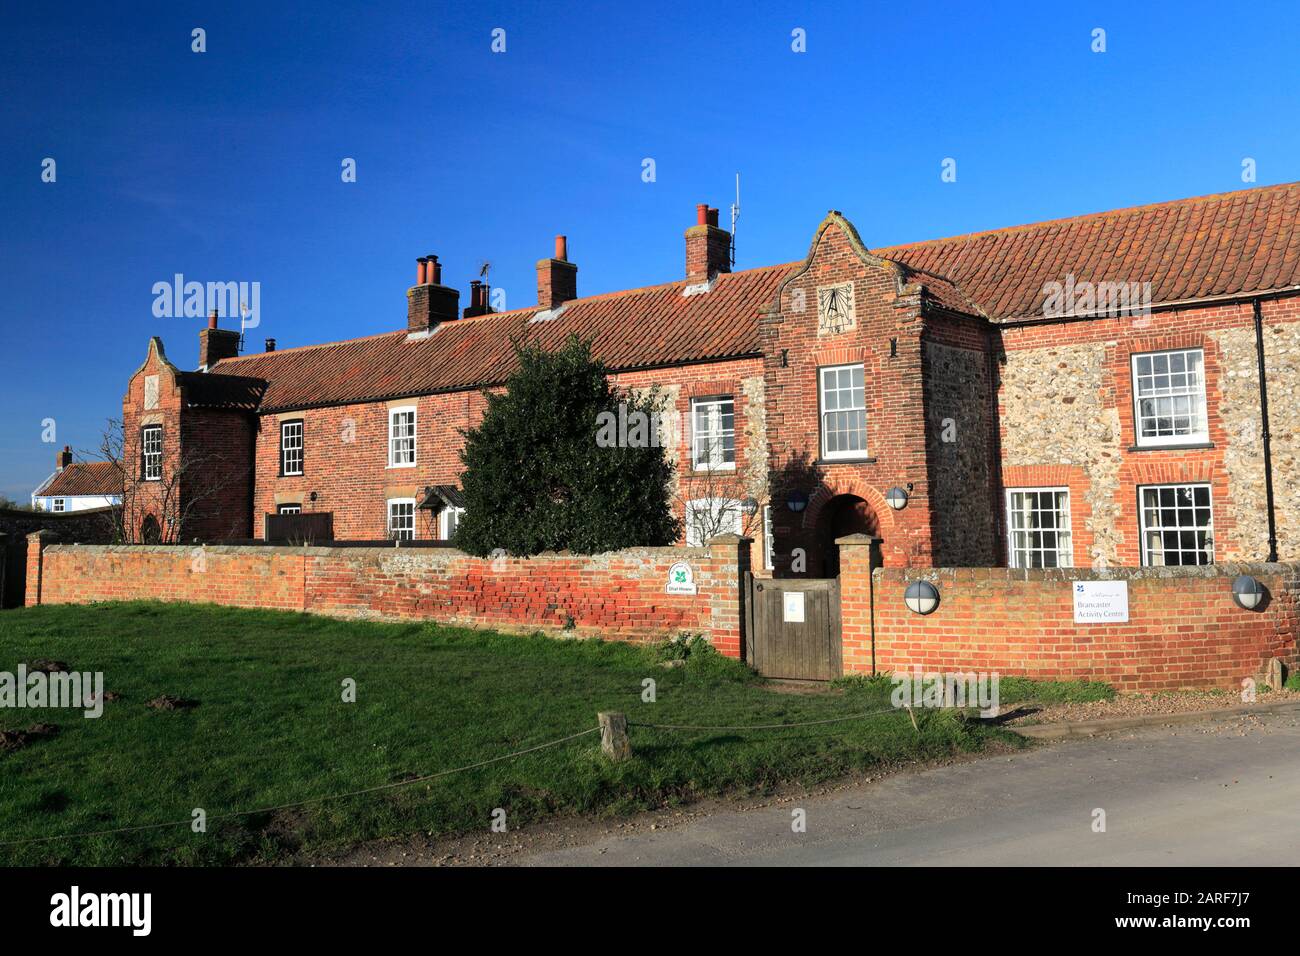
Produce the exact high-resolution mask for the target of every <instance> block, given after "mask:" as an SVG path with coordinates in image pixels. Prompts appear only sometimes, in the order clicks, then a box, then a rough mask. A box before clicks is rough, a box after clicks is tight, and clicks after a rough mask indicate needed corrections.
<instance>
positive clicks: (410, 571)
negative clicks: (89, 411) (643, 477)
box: [27, 534, 749, 657]
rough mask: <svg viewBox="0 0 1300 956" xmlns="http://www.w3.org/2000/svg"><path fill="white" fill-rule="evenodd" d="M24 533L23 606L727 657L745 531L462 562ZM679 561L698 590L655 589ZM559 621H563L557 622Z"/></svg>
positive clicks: (458, 555) (394, 551)
mask: <svg viewBox="0 0 1300 956" xmlns="http://www.w3.org/2000/svg"><path fill="white" fill-rule="evenodd" d="M40 543H41V542H40V536H39V534H37V535H33V536H32V537H31V539H29V547H28V565H27V568H28V581H27V603H28V604H29V605H32V604H38V603H40V604H86V603H90V602H94V601H129V600H161V601H193V602H212V603H216V604H225V605H229V606H234V607H256V608H272V609H279V610H287V611H310V612H312V613H317V614H327V615H331V616H334V617H348V618H402V619H422V620H431V621H439V622H444V623H448V624H464V625H481V626H487V627H492V628H494V629H498V630H507V631H512V630H518V631H533V630H544V631H550V632H564V633H567V634H570V635H572V636H576V637H603V638H607V639H612V640H631V641H646V640H656V639H663V638H668V637H675V636H676V635H678V634H679V633H681V632H689V633H691V634H704V635H706V636H708V637H709V639H710V640H711V641H712V643H713V644H714V646H715V647H717V649H718V650H719V651H721V652H722V653H723V654H726V655H727V656H729V657H739V656H740V651H741V647H740V642H741V625H740V621H741V611H740V608H741V597H740V589H741V582H742V580H743V575H744V572H745V571H746V570H748V568H749V547H748V544H749V542H748V541H745V540H744V539H741V538H739V537H736V536H722V537H720V538H715V539H714V540H713V541H712V542H710V544H709V546H708V547H705V548H634V549H630V550H625V551H614V552H610V553H608V554H599V555H590V556H586V555H568V554H546V555H539V556H536V557H533V558H526V559H525V558H502V559H498V560H490V559H481V558H475V557H472V556H470V555H467V554H464V553H463V552H460V551H455V550H452V549H449V548H448V549H442V548H439V549H417V548H268V547H233V546H232V547H226V546H217V547H208V548H196V547H190V546H183V545H158V546H141V545H134V546H123V547H110V546H90V547H86V546H75V547H71V546H62V545H47V546H46V547H45V548H44V549H42V548H41V547H40ZM678 561H686V562H688V563H689V564H690V565H691V568H692V570H693V572H694V577H695V584H696V586H697V588H698V593H697V594H695V595H677V594H667V593H665V587H666V585H667V582H668V571H669V568H670V567H671V566H672V565H673V564H674V563H676V562H678ZM570 625H571V626H570Z"/></svg>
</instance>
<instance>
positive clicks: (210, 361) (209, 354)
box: [199, 309, 239, 370]
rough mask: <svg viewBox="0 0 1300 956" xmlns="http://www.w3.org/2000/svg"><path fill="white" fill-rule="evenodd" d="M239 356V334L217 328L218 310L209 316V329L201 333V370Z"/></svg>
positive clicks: (231, 330)
mask: <svg viewBox="0 0 1300 956" xmlns="http://www.w3.org/2000/svg"><path fill="white" fill-rule="evenodd" d="M238 354H239V333H238V332H236V331H234V330H233V329H222V328H218V327H217V310H216V309H213V310H212V314H211V315H209V316H208V327H207V328H206V329H204V330H203V331H201V332H200V333H199V368H201V369H205V370H206V369H210V368H212V366H214V365H216V364H217V363H218V362H220V361H221V360H222V359H225V358H234V357H235V356H236V355H238Z"/></svg>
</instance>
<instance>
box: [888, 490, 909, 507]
mask: <svg viewBox="0 0 1300 956" xmlns="http://www.w3.org/2000/svg"><path fill="white" fill-rule="evenodd" d="M885 503H886V504H888V505H889V507H891V508H893V509H894V510H895V511H902V510H903V509H904V508H906V507H907V491H906V490H904V489H903V488H900V487H898V485H894V487H892V488H890V489H889V490H888V491H886V492H885Z"/></svg>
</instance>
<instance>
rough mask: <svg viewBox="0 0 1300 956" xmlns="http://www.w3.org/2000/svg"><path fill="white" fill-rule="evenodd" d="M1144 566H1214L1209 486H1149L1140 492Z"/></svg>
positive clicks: (1212, 516)
mask: <svg viewBox="0 0 1300 956" xmlns="http://www.w3.org/2000/svg"><path fill="white" fill-rule="evenodd" d="M1138 503H1139V510H1140V511H1141V512H1142V563H1143V564H1146V565H1154V566H1163V565H1174V564H1213V563H1214V515H1213V513H1212V509H1211V506H1210V486H1209V485H1148V486H1145V487H1142V488H1139V489H1138Z"/></svg>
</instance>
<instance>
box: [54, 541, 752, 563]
mask: <svg viewBox="0 0 1300 956" xmlns="http://www.w3.org/2000/svg"><path fill="white" fill-rule="evenodd" d="M740 540H741V539H736V541H737V543H738V542H739V541H740ZM711 543H719V544H723V543H731V542H730V540H729V539H722V538H714V539H713V541H712V542H711ZM196 548H200V549H202V550H203V551H205V552H206V553H208V554H232V555H246V556H256V555H277V554H287V555H304V554H305V555H308V556H311V557H329V556H336V557H345V558H346V557H350V558H363V557H394V556H401V557H421V558H426V559H429V560H430V561H431V562H432V561H435V560H436V559H439V558H442V559H453V558H469V559H471V560H479V561H492V560H494V559H492V558H478V557H476V556H475V555H471V554H468V553H466V552H464V551H459V550H457V549H456V548H395V547H392V548H390V547H377V548H330V547H321V546H317V545H312V546H310V547H301V546H299V547H294V546H292V545H266V546H263V545H247V544H209V545H204V544H50V545H47V546H46V547H45V551H47V552H51V553H58V552H63V551H75V552H77V553H79V554H86V553H88V552H89V553H97V554H177V553H182V552H183V553H186V554H188V553H189V552H191V551H193V550H195V549H196ZM670 557H671V558H701V559H704V558H708V557H709V548H708V547H707V546H704V547H684V546H683V547H663V548H625V549H624V550H622V551H605V552H602V553H600V554H574V553H572V552H568V551H543V552H542V553H541V554H535V555H532V556H530V557H526V558H523V557H513V556H510V555H506V556H505V557H504V558H503V559H502V560H505V561H548V560H561V561H568V560H579V561H601V560H618V559H630V560H637V559H653V558H670Z"/></svg>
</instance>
